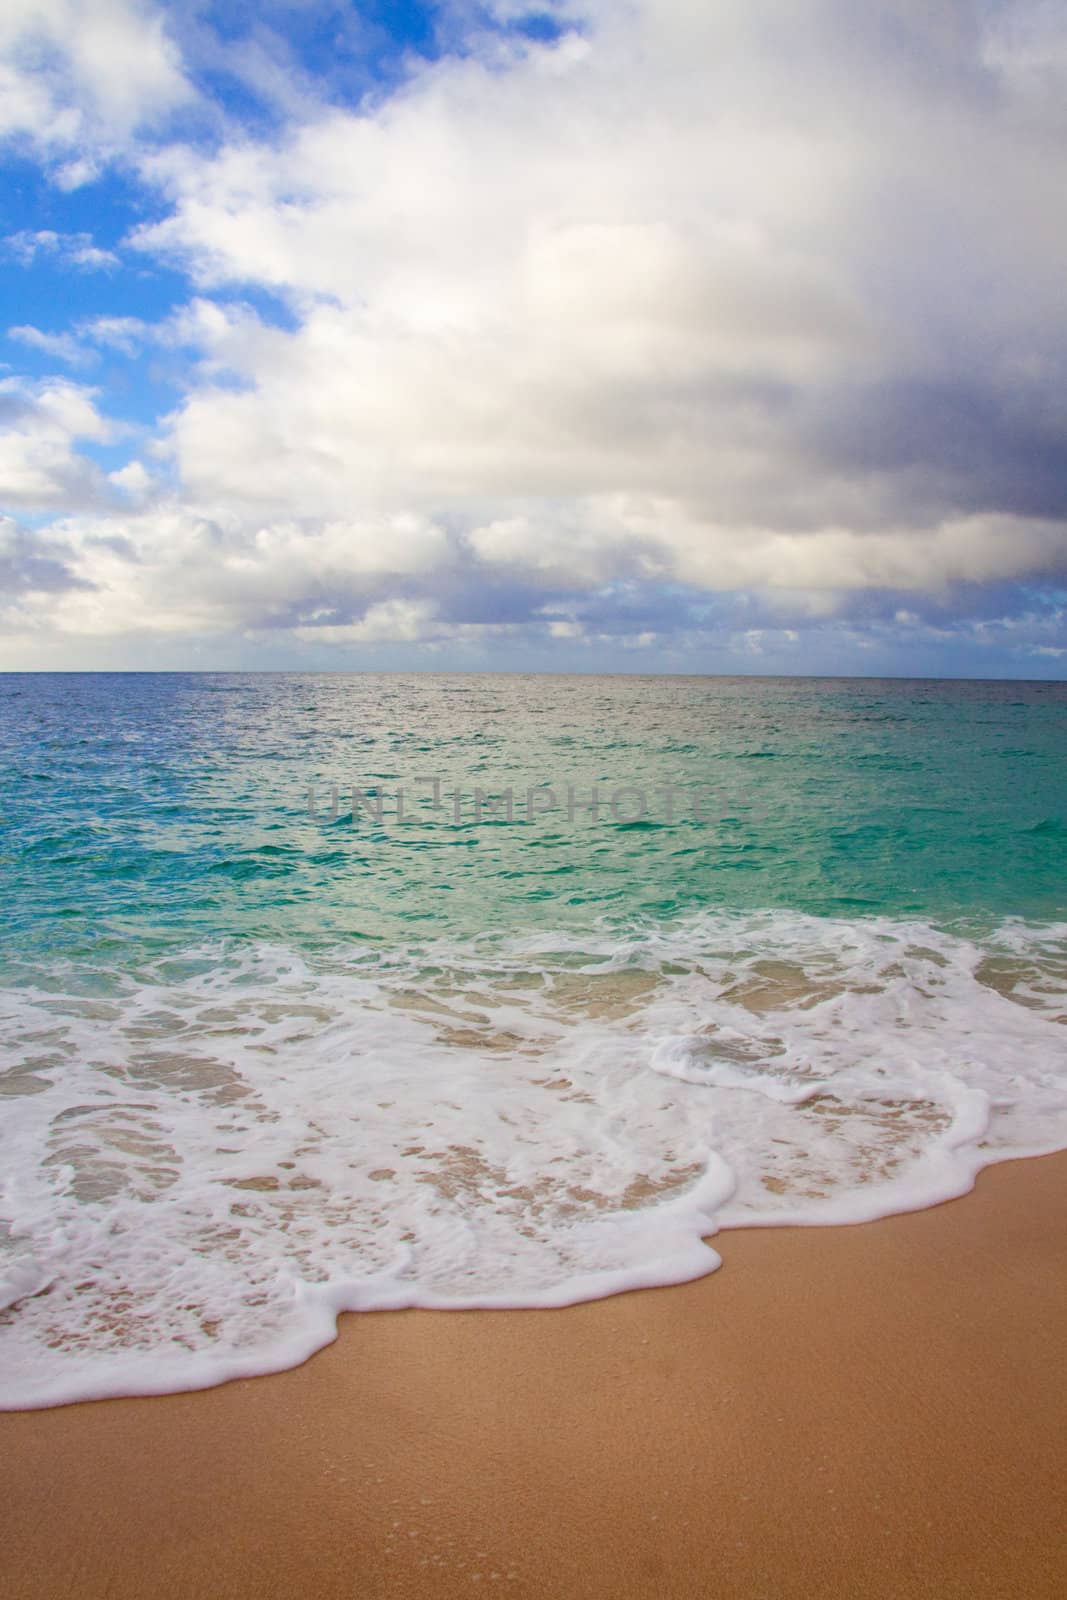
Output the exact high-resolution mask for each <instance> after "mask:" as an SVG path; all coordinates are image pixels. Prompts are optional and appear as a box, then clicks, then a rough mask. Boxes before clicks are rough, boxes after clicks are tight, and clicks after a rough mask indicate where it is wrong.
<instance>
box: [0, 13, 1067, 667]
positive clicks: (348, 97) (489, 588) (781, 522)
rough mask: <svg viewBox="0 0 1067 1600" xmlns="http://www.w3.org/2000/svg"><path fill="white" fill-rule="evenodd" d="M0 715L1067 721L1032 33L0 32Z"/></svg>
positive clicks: (407, 21) (1059, 322) (1040, 50)
mask: <svg viewBox="0 0 1067 1600" xmlns="http://www.w3.org/2000/svg"><path fill="white" fill-rule="evenodd" d="M0 158H2V164H3V166H2V178H0V236H2V239H0V268H2V273H3V284H4V292H3V306H2V314H3V315H2V324H0V326H2V329H3V346H2V348H0V429H2V433H0V502H2V505H3V518H2V520H0V668H19V667H26V668H38V667H60V668H66V667H76V668H83V667H84V668H92V667H152V666H160V667H211V668H216V667H218V668H224V667H313V668H337V669H345V668H363V667H366V668H374V667H397V668H404V669H409V668H418V667H422V668H442V669H443V668H470V669H481V668H495V669H517V670H525V669H549V670H579V671H588V670H606V671H614V670H622V671H697V672H738V671H741V672H845V673H848V672H856V673H882V672H886V673H904V674H908V673H915V674H934V675H936V674H946V675H967V676H1013V677H1067V19H1065V17H1064V13H1063V9H1062V0H1018V3H1015V0H937V4H936V5H931V4H930V3H929V0H889V3H884V4H880V3H878V0H870V3H863V4H857V0H542V3H541V4H540V5H538V6H537V7H536V8H535V9H530V8H528V7H527V6H526V5H525V4H524V3H523V0H485V3H482V4H477V3H474V0H470V3H468V0H439V3H436V4H434V3H418V0H394V3H389V0H356V3H355V4H340V3H333V0H265V3H264V0H248V3H247V4H246V3H245V0H216V3H215V4H210V3H204V0H175V3H172V4H170V5H166V6H163V7H156V6H153V5H152V4H151V3H149V0H145V3H138V0H5V4H4V7H3V11H2V14H0Z"/></svg>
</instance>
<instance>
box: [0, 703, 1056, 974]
mask: <svg viewBox="0 0 1067 1600" xmlns="http://www.w3.org/2000/svg"><path fill="white" fill-rule="evenodd" d="M423 776H424V777H431V778H432V777H437V778H439V779H440V780H441V784H442V789H441V795H442V805H443V809H442V810H441V811H440V812H437V813H435V812H434V811H432V810H431V809H430V801H431V799H432V793H433V791H432V788H431V786H430V785H429V784H428V783H423V784H419V783H417V782H416V781H415V780H416V779H417V778H419V777H423ZM353 784H355V785H357V786H358V787H360V788H363V789H367V790H370V789H372V788H374V786H379V787H380V788H381V789H382V790H383V791H384V792H385V794H386V795H387V796H388V797H389V799H388V800H386V802H385V804H384V805H383V816H384V819H385V820H384V822H383V825H382V826H379V827H375V826H374V822H373V817H372V815H371V813H370V811H369V810H368V808H366V807H361V810H360V818H359V821H358V823H357V824H356V825H353V823H352V820H351V789H352V786H353ZM594 784H597V785H599V787H600V790H601V800H602V814H601V815H600V816H598V817H596V818H594V817H593V816H591V815H590V814H589V813H588V812H587V811H584V810H581V809H576V814H575V817H574V820H573V823H572V822H571V821H570V820H569V819H568V816H567V796H566V789H567V786H568V785H573V787H574V788H575V790H576V802H577V804H578V805H580V803H581V802H582V801H583V800H588V798H589V796H590V792H591V789H592V787H593V785H594ZM665 784H673V785H676V786H677V794H676V796H675V798H674V801H673V809H674V815H675V818H676V820H675V822H674V823H673V825H668V824H667V821H666V818H667V801H666V798H665V797H664V796H663V795H662V793H661V792H660V786H662V785H665ZM540 785H548V786H550V787H552V788H553V790H554V791H555V793H556V799H557V801H558V805H557V806H556V807H554V808H553V809H552V810H546V811H545V812H544V813H541V812H537V814H536V816H535V820H534V821H533V822H532V823H527V822H526V820H525V805H524V800H525V792H526V790H527V788H528V787H530V786H535V787H536V786H540ZM311 786H313V787H314V791H315V796H316V805H317V808H318V810H319V815H320V818H321V819H322V820H319V821H313V820H312V819H311V818H310V817H309V815H308V790H309V787H311ZM334 786H336V787H337V788H338V789H339V790H340V798H339V813H338V817H337V819H336V821H334V822H333V824H332V825H330V824H328V823H327V822H326V821H325V820H324V817H323V813H326V812H328V811H329V810H330V809H331V790H332V789H333V787H334ZM400 786H405V787H406V792H407V795H408V797H409V801H408V816H409V818H410V819H411V820H409V821H408V822H407V823H406V824H405V825H398V824H397V823H396V822H395V794H396V790H397V788H398V787H400ZM509 786H510V787H512V788H513V789H514V790H515V792H516V814H515V821H514V823H513V824H512V825H511V826H509V825H508V824H507V823H506V821H505V820H504V819H503V818H502V817H500V816H496V817H494V816H491V815H489V814H487V813H484V812H483V816H482V819H481V821H480V822H477V821H476V820H475V816H474V802H473V795H474V790H475V788H476V787H482V788H484V789H486V790H487V791H488V792H489V793H490V794H500V793H502V792H503V791H505V790H506V789H507V788H508V787H509ZM635 787H636V788H637V789H642V790H644V791H645V803H646V806H647V813H648V814H647V817H646V818H645V819H644V820H643V821H642V820H635V821H632V822H629V823H627V822H626V821H625V820H624V821H621V822H620V821H616V820H615V819H614V817H613V816H612V814H611V811H610V800H611V798H612V796H613V795H614V794H615V793H616V792H617V791H618V790H619V789H622V788H635ZM456 789H459V790H460V792H461V793H463V794H464V795H465V796H466V798H465V800H464V801H463V802H462V803H461V806H460V813H459V822H458V825H457V824H456V821H455V812H454V802H453V801H452V799H451V796H452V794H453V793H454V791H455V790H456ZM698 799H699V801H700V803H701V805H702V807H703V810H704V813H705V814H706V815H708V816H709V817H710V818H711V819H712V820H710V821H708V822H700V821H697V820H696V818H695V817H694V815H693V811H694V809H695V805H696V802H697V800H698ZM539 800H540V797H539ZM538 803H539V802H535V805H536V804H538ZM0 808H2V813H0V814H2V816H3V822H4V834H3V859H2V871H3V882H4V892H5V911H6V915H5V940H4V944H5V954H6V955H7V956H8V957H14V958H15V959H16V960H22V959H26V958H27V957H32V956H36V955H37V954H44V953H47V952H52V953H55V954H64V955H67V956H69V957H71V958H72V959H92V957H93V956H94V954H95V955H98V956H102V957H105V958H106V959H108V960H110V959H112V958H114V959H119V960H133V959H136V958H137V957H138V956H140V955H142V954H145V953H151V952H156V951H159V950H161V949H166V948H169V947H172V946H175V945H181V944H182V943H184V942H187V941H188V940H189V939H190V938H195V937H198V936H201V935H204V934H210V935H216V934H225V935H226V936H227V937H230V938H234V939H281V940H292V941H296V942H297V943H298V944H300V945H301V946H309V947H313V946H322V945H331V944H333V943H335V942H336V941H339V940H342V941H343V940H357V939H358V940H373V941H379V942H388V941H393V940H400V939H404V938H408V937H411V936H418V935H420V934H423V933H426V932H428V931H432V932H434V933H439V932H441V931H442V930H447V931H448V932H450V933H454V934H456V935H457V936H461V937H469V936H471V935H473V934H475V933H478V932H480V931H483V930H487V929H506V930H512V931H515V930H519V929H524V928H543V927H554V926H560V927H566V928H579V927H582V926H587V925H590V924H591V923H592V922H593V921H594V919H596V918H598V917H608V918H611V919H613V920H616V921H624V920H625V919H628V918H631V917H634V916H637V917H646V918H648V917H650V918H661V919H666V918H671V917H675V916H678V915H679V914H684V913H686V912H687V911H692V910H699V909H704V908H706V907H708V906H728V907H739V908H753V907H790V908H792V909H796V910H802V911H806V912H810V913H811V914H813V915H818V916H823V915H842V914H844V915H854V914H856V915H862V914H866V913H879V912H880V913H886V914H891V915H918V916H922V917H927V918H930V919H935V920H942V919H947V918H953V917H960V916H975V917H978V918H986V919H989V918H994V919H995V918H1000V917H1003V916H1022V917H1032V918H1056V917H1059V916H1061V915H1063V913H1064V910H1065V905H1067V686H1065V685H1063V684H1053V683H1033V684H1014V683H940V682H898V681H883V682H877V681H867V680H851V681H849V680H828V681H824V680H804V679H770V680H768V679H739V678H728V679H719V678H617V677H616V678H545V677H531V678H523V677H474V676H470V677H466V676H442V677H433V676H425V677H422V676H416V677H402V676H361V675H357V676H346V675H339V676H288V675H279V676H271V675H256V676H238V675H221V676H219V675H211V674H206V675H196V674H159V675H156V674H144V675H116V676H111V675H107V674H102V675H92V676H90V675H84V676H81V675H73V676H68V675H56V676H25V677H23V676H9V677H6V678H3V679H0ZM638 808H639V800H638V797H636V796H633V795H628V796H625V797H623V799H622V800H621V801H620V805H619V808H618V809H619V815H620V817H622V818H626V817H627V816H629V815H631V813H635V812H636V811H637V809H638Z"/></svg>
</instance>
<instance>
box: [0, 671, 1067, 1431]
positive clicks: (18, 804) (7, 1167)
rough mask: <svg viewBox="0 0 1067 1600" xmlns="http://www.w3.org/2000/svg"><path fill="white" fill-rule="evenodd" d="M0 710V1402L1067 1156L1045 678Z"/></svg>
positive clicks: (20, 681) (177, 686)
mask: <svg viewBox="0 0 1067 1600" xmlns="http://www.w3.org/2000/svg"><path fill="white" fill-rule="evenodd" d="M0 719H2V720H0V771H2V778H0V806H2V814H3V818H4V835H3V842H2V844H0V858H2V859H0V872H2V879H3V888H4V894H5V919H4V924H5V932H4V942H3V954H2V959H0V986H2V993H0V1100H2V1108H0V1109H2V1122H0V1127H2V1135H0V1141H2V1151H0V1153H2V1156H3V1162H2V1167H0V1171H2V1173H3V1179H2V1183H3V1190H2V1193H3V1201H2V1207H0V1303H2V1304H3V1305H5V1306H6V1309H5V1310H3V1311H2V1312H0V1349H2V1350H3V1357H4V1359H3V1372H4V1378H3V1380H2V1388H0V1398H2V1400H3V1403H5V1404H7V1405H35V1404H48V1403H54V1402H57V1401H62V1400H69V1399H75V1398H81V1397H85V1396H89V1395H98V1394H108V1393H128V1392H151V1391H156V1390H161V1389H173V1388H184V1387H195V1386H199V1385H203V1384H208V1383H213V1382H218V1381H221V1380H222V1379H223V1378H225V1377H227V1376H231V1375H234V1374H237V1373H251V1372H259V1371H266V1370H272V1369H276V1368H278V1367H280V1366H284V1365H289V1364H291V1363H292V1362H294V1361H296V1360H299V1359H302V1358H303V1356H305V1355H306V1354H308V1353H310V1351H311V1350H313V1349H315V1348H317V1347H318V1346H319V1345H321V1344H322V1343H324V1342H326V1340H327V1339H329V1338H330V1337H331V1336H332V1332H333V1327H334V1321H335V1317H336V1314H337V1311H338V1310H339V1309H343V1308H345V1307H353V1308H360V1307H365V1308H370V1307H375V1306H389V1305H392V1306H396V1305H410V1304H422V1305H487V1304H489V1305H551V1304H560V1303H563V1302H566V1301H571V1300H576V1299H584V1298H591V1297H594V1296H597V1295H602V1294H607V1293H612V1292H614V1291H616V1290H618V1289H620V1288H625V1287H629V1286H635V1285H640V1284H647V1283H660V1282H671V1281H677V1280H680V1279H684V1278H688V1277H693V1276H696V1275H698V1274H700V1273H702V1272H706V1271H709V1270H711V1269H712V1268H713V1267H714V1266H715V1264H716V1262H717V1257H716V1255H715V1253H714V1251H713V1250H712V1249H711V1247H710V1246H709V1245H708V1244H707V1243H706V1242H705V1240H706V1239H707V1238H708V1237H709V1236H710V1235H712V1234H713V1233H714V1232H715V1230H716V1229H718V1228H721V1227H729V1226H731V1225H737V1224H741V1223H744V1224H751V1223H754V1222H755V1223H764V1222H766V1223H771V1222H794V1223H823V1222H832V1221H853V1220H859V1219H861V1218H864V1217H872V1216H877V1215H883V1214H885V1213H886V1212H889V1211H895V1210H902V1209H908V1208H910V1207H914V1206H919V1205H925V1204H930V1203H933V1202H934V1201H936V1200H938V1199H942V1198H945V1197H947V1196H948V1195H950V1194H956V1193H960V1192H962V1191H963V1190H965V1189H966V1188H967V1187H968V1186H969V1185H970V1183H971V1182H972V1181H973V1176H974V1173H975V1172H976V1171H977V1170H978V1168H979V1167H980V1166H981V1165H983V1164H985V1163H987V1162H989V1161H992V1160H996V1159H1003V1158H1005V1157H1007V1156H1011V1155H1016V1154H1024V1153H1036V1152H1038V1151H1045V1150H1051V1149H1054V1148H1061V1147H1064V1146H1067V1027H1065V1026H1064V1024H1065V1022H1067V998H1065V989H1067V984H1065V978H1067V893H1065V887H1064V886H1065V884H1067V871H1065V869H1067V822H1065V815H1067V801H1065V797H1067V783H1065V776H1067V773H1065V767H1067V688H1065V686H1063V685H1055V684H1004V683H987V684H975V683H931V682H916V683H901V682H887V683H877V682H872V681H866V680H865V681H846V680H828V681H815V680H753V679H744V680H738V679H702V678H685V679H664V678H654V679H653V678H644V679H641V678H634V679H625V678H602V679H598V678H585V679H563V678H543V677H542V678H520V677H501V678H497V677H490V678H486V677H462V676H448V677H446V676H441V677H434V676H426V677H420V676H413V677H400V676H351V677H349V676H314V677H313V676H307V677H303V676H277V677H275V676H269V675H266V676H247V677H245V676H225V675H223V676H214V675H204V676H197V675H184V674H177V675H160V676H155V675H141V676H113V677H112V676H108V675H99V676H66V675H56V676H50V677H37V676H27V677H20V676H11V677H7V678H3V679H0ZM434 780H436V793H435V782H434ZM353 786H355V787H356V789H357V790H358V791H360V792H361V793H360V794H359V795H357V806H356V816H355V819H353V814H352V789H353ZM594 787H595V788H596V789H597V799H598V801H599V810H598V811H597V812H596V813H594V812H592V811H591V810H589V809H585V808H583V807H584V803H586V802H588V801H589V800H590V797H591V793H592V790H593V788H594ZM401 789H402V790H403V791H404V799H403V801H402V802H401V801H399V800H398V791H399V790H401ZM508 789H510V790H511V791H512V808H511V818H510V820H509V819H508V816H507V810H506V800H505V798H504V796H505V793H506V791H507V790H508ZM549 789H550V790H551V791H552V793H551V795H549V793H548V790H549ZM569 789H571V790H573V791H574V794H573V797H572V798H573V801H574V804H573V806H572V807H571V808H570V809H571V810H572V812H573V814H572V815H569V814H568V810H569V807H568V798H569V797H568V790H569ZM309 790H310V791H311V793H312V798H313V803H314V812H315V814H314V815H312V814H311V812H310V808H309ZM335 790H336V791H337V799H336V804H335V802H334V798H333V797H334V791H335ZM476 790H482V791H484V793H483V798H482V800H481V802H480V805H479V802H478V801H477V800H476ZM457 794H458V796H459V798H458V800H457V799H455V798H454V796H455V795H457ZM435 798H436V800H437V807H436V808H435V805H434V801H435ZM493 800H496V801H498V802H499V804H498V805H497V808H496V809H495V810H491V809H490V805H491V802H492V801H493ZM379 808H380V816H379V815H378V812H379ZM398 811H399V812H402V813H403V815H402V816H398V814H397V813H398Z"/></svg>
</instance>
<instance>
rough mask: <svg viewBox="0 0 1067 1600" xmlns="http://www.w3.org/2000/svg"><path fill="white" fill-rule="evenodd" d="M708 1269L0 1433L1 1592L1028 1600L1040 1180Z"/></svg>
mask: <svg viewBox="0 0 1067 1600" xmlns="http://www.w3.org/2000/svg"><path fill="white" fill-rule="evenodd" d="M716 1246H717V1248H719V1249H720V1251H721V1254H722V1256H723V1262H724V1264H723V1267H722V1268H721V1269H720V1270H719V1271H718V1272H716V1273H714V1274H712V1275H711V1276H710V1277H707V1278H704V1279H701V1280H699V1281H697V1282H695V1283H692V1284H688V1285H682V1286H679V1287H674V1288H665V1289H653V1290H646V1291H642V1292H638V1293H632V1294H626V1295H620V1296H616V1297H614V1298H612V1299H608V1300H603V1301H599V1302H592V1303H586V1304H583V1305H579V1306H575V1307H572V1308H569V1309H564V1310H558V1311H523V1312H480V1311H471V1312H428V1311H405V1312H399V1313H389V1312H380V1313H372V1314H367V1315H355V1316H346V1317H344V1318H342V1320H341V1329H340V1336H339V1338H338V1340H337V1342H336V1343H335V1344H334V1345H332V1346H330V1347H329V1348H328V1349H326V1350H324V1351H322V1352H321V1353H320V1354H318V1355H317V1356H315V1357H314V1358H313V1359H312V1360H311V1361H310V1362H308V1363H307V1364H306V1365H305V1366H303V1367H301V1368H298V1369H295V1370H293V1371H290V1372H286V1373H281V1374H278V1375H275V1376H270V1377H265V1378H259V1379H254V1380H242V1381H238V1382H234V1383H230V1384H226V1385H223V1386H221V1387H219V1388H216V1389H213V1390H208V1391H204V1392H201V1393H195V1394H178V1395H169V1396H163V1397H159V1398H152V1399H138V1400H116V1401H104V1402H100V1403H95V1404H80V1405H73V1406H67V1407H61V1408H57V1409H53V1410H48V1411H37V1412H22V1413H9V1414H6V1415H4V1416H2V1417H0V1437H2V1440H3V1449H2V1460H3V1486H2V1495H3V1503H4V1507H5V1515H4V1521H5V1524H6V1531H5V1537H4V1562H3V1564H4V1568H5V1574H6V1578H5V1590H6V1593H7V1595H8V1596H9V1597H11V1600H15V1597H18V1600H44V1597H46V1596H47V1597H49V1600H52V1597H60V1596H67V1595H71V1596H73V1595H78V1596H80V1597H82V1600H89V1597H92V1600H95V1597H101V1600H102V1597H104V1596H107V1597H108V1600H124V1597H126V1596H129V1597H134V1596H137V1597H138V1600H140V1597H142V1596H145V1595H153V1596H156V1597H160V1600H168V1597H174V1600H186V1597H190V1600H191V1597H194V1596H196V1597H199V1596H211V1597H212V1600H245V1597H248V1600H252V1597H256V1600H264V1597H273V1596H278V1597H281V1596H290V1595H300V1594H306V1595H314V1596H319V1597H334V1596H337V1597H340V1596H349V1595H351V1596H360V1597H361V1600H362V1597H367V1600H370V1597H373V1596H378V1595H382V1596H386V1595H388V1596H408V1595H411V1596H416V1595H418V1596H452V1595H469V1594H472V1593H482V1592H484V1591H485V1590H486V1589H487V1588H488V1589H492V1590H494V1591H497V1592H505V1593H508V1594H511V1595H516V1596H526V1595H529V1596H554V1597H557V1596H558V1597H572V1596H573V1597H575V1600H578V1597H583V1600H584V1597H600V1596H603V1597H605V1600H606V1597H608V1596H612V1597H618V1596H631V1595H632V1596H665V1597H678V1600H682V1597H689V1596H693V1597H695V1596H698V1595H723V1596H727V1595H729V1596H738V1597H745V1600H748V1597H752V1600H755V1597H761V1600H764V1597H765V1600H783V1597H787V1596H797V1597H800V1596H804V1597H808V1596H816V1595H817V1596H842V1597H844V1596H849V1597H852V1600H855V1597H857V1596H879V1597H882V1596H884V1597H887V1600H888V1597H890V1596H892V1597H894V1600H895V1597H903V1596H911V1595H915V1596H919V1595H924V1596H926V1595H928V1596H936V1597H938V1600H946V1597H949V1596H956V1595H959V1596H961V1597H962V1596H978V1595H983V1596H984V1595H988V1596H1004V1597H1007V1596H1013V1597H1014V1596H1044V1595H1048V1596H1052V1595H1058V1594H1061V1593H1062V1591H1063V1582H1064V1573H1065V1570H1067V1532H1065V1530H1064V1526H1063V1516H1062V1513H1063V1485H1064V1482H1065V1478H1067V1387H1065V1385H1064V1382H1063V1369H1062V1360H1063V1340H1064V1328H1065V1327H1067V1155H1058V1156H1050V1157H1045V1158H1042V1159H1039V1160H1032V1161H1017V1162H1012V1163H1008V1164H1005V1165H1002V1166H998V1167H994V1168H992V1169H990V1170H988V1171H986V1172H985V1173H983V1174H982V1175H981V1177H980V1178H979V1181H978V1185H977V1187H976V1189H975V1191H974V1192H973V1193H972V1194H970V1195H968V1196H966V1197H964V1198H963V1199H961V1200H957V1201H953V1202H950V1203H948V1204H946V1205H942V1206H938V1207H935V1208H932V1209H930V1210H926V1211H921V1212H916V1213H912V1214H909V1215H904V1216H895V1217H889V1218H886V1219H884V1220H881V1221H877V1222H872V1223H866V1224H863V1225H860V1226H856V1227H851V1228H839V1227H835V1228H817V1227H813V1228H807V1229H802V1230H797V1229H752V1230H747V1231H743V1232H742V1231H739V1232H732V1233H728V1234H724V1235H720V1236H719V1237H718V1239H717V1240H716Z"/></svg>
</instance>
